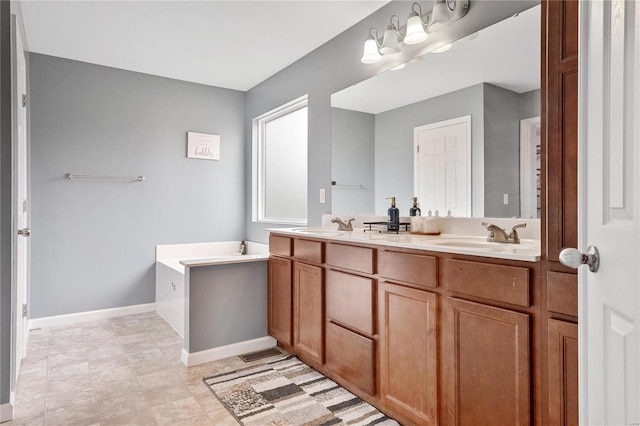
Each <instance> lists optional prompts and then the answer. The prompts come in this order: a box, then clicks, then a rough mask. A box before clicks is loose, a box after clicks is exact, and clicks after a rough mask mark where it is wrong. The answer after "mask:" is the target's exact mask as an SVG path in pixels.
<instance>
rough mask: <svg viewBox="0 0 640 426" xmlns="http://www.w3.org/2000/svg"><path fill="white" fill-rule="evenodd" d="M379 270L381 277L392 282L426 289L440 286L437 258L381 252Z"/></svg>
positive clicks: (379, 254)
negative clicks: (402, 282)
mask: <svg viewBox="0 0 640 426" xmlns="http://www.w3.org/2000/svg"><path fill="white" fill-rule="evenodd" d="M378 269H379V270H380V275H381V276H383V277H385V278H389V279H391V280H398V281H404V282H407V283H411V284H417V285H421V286H425V287H436V286H437V285H438V273H437V266H436V258H435V257H433V256H423V255H419V254H408V253H398V252H393V251H380V252H378Z"/></svg>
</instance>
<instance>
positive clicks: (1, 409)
mask: <svg viewBox="0 0 640 426" xmlns="http://www.w3.org/2000/svg"><path fill="white" fill-rule="evenodd" d="M11 419H13V404H11V403H10V402H7V403H6V404H2V405H0V422H8V421H9V420H11Z"/></svg>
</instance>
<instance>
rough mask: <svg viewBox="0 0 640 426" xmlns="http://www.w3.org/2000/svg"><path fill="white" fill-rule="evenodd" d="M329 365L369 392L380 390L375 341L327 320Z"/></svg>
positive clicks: (327, 359)
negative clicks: (377, 378) (377, 381)
mask: <svg viewBox="0 0 640 426" xmlns="http://www.w3.org/2000/svg"><path fill="white" fill-rule="evenodd" d="M326 339H327V344H326V361H327V367H328V368H329V369H330V370H331V371H333V372H334V373H336V374H337V375H339V376H340V377H342V378H343V379H345V380H347V381H348V382H349V383H351V384H353V385H355V386H357V387H358V388H359V389H360V390H362V391H364V392H366V393H368V394H369V395H375V394H376V381H375V359H374V356H375V343H374V342H373V340H372V339H369V338H366V337H363V336H360V335H359V334H356V333H354V332H352V331H349V330H347V329H346V328H343V327H340V326H339V325H336V324H334V323H332V322H331V321H327V335H326Z"/></svg>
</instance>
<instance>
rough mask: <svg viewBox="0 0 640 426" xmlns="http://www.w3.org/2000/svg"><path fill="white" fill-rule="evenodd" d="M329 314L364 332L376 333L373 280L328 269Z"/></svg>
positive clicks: (327, 293)
mask: <svg viewBox="0 0 640 426" xmlns="http://www.w3.org/2000/svg"><path fill="white" fill-rule="evenodd" d="M326 286H327V287H326V297H327V305H326V306H327V308H326V309H327V316H328V317H329V318H331V319H334V320H336V321H339V322H341V323H343V324H346V325H348V326H350V327H353V328H357V329H358V330H360V331H362V332H363V333H367V334H374V333H375V331H374V326H373V303H374V302H373V280H372V279H370V278H364V277H358V276H355V275H350V274H345V273H342V272H337V271H327V284H326Z"/></svg>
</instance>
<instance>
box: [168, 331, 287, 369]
mask: <svg viewBox="0 0 640 426" xmlns="http://www.w3.org/2000/svg"><path fill="white" fill-rule="evenodd" d="M276 344H277V341H276V339H274V338H273V337H271V336H265V337H258V338H257V339H252V340H245V341H244V342H238V343H232V344H230V345H226V346H219V347H217V348H212V349H207V350H204V351H200V352H193V353H189V352H187V350H186V349H182V353H181V356H180V359H181V360H182V363H183V364H184V365H186V366H187V367H191V366H192V365H198V364H204V363H207V362H211V361H217V360H219V359H224V358H229V357H231V356H236V355H242V354H246V353H249V352H255V351H261V350H264V349H269V348H272V347H274V346H276Z"/></svg>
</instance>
